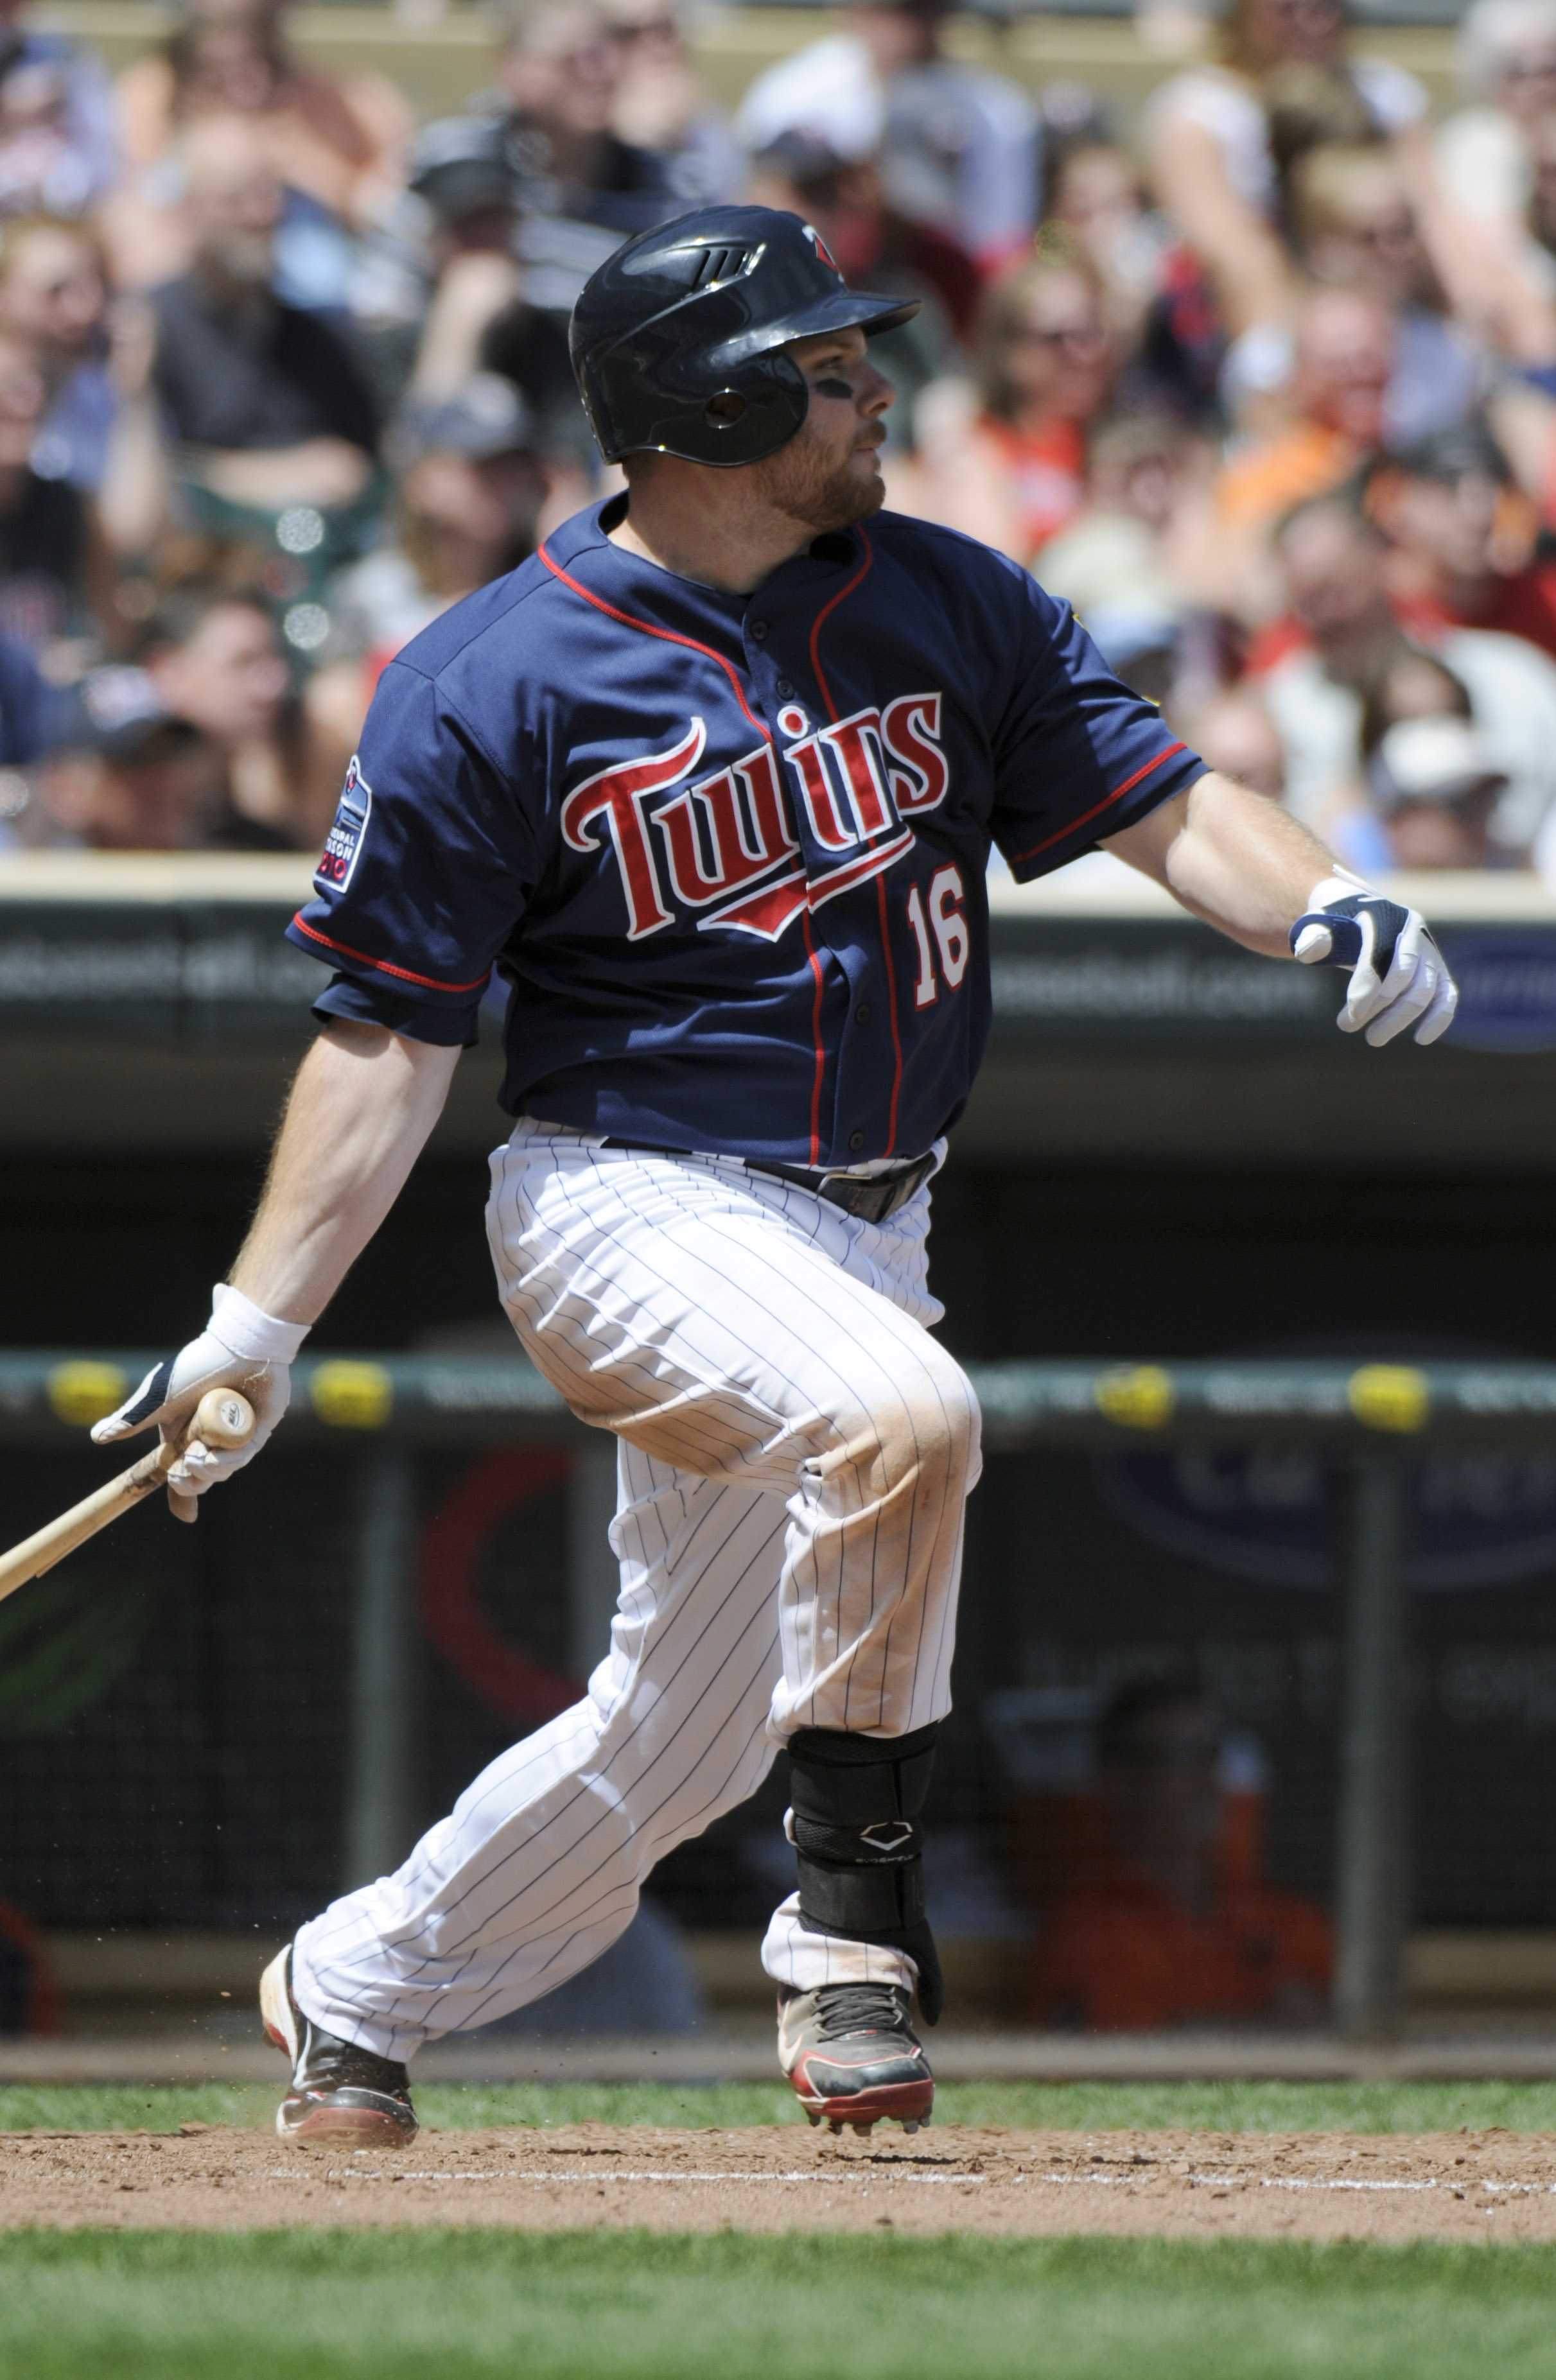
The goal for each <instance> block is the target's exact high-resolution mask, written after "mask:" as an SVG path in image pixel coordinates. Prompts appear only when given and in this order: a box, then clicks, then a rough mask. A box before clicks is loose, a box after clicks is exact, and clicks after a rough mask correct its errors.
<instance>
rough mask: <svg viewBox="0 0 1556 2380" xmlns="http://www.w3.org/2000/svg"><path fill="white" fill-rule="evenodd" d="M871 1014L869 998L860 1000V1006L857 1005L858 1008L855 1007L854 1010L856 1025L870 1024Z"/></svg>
mask: <svg viewBox="0 0 1556 2380" xmlns="http://www.w3.org/2000/svg"><path fill="white" fill-rule="evenodd" d="M869 1014H870V1010H869V1001H868V1000H861V1001H860V1002H859V1004H858V1006H857V1008H856V1009H855V1011H854V1022H855V1024H856V1025H868V1024H869Z"/></svg>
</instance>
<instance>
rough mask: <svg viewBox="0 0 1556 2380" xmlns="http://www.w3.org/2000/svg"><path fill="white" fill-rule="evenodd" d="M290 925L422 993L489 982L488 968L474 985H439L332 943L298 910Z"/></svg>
mask: <svg viewBox="0 0 1556 2380" xmlns="http://www.w3.org/2000/svg"><path fill="white" fill-rule="evenodd" d="M292 923H293V925H294V926H295V927H296V928H297V929H298V933H299V934H306V935H307V936H308V939H309V941H310V942H322V943H323V945H324V948H325V949H326V950H327V951H338V952H339V953H340V954H341V956H342V958H346V959H360V961H361V963H362V965H364V966H371V967H376V968H377V969H378V971H379V973H380V975H393V976H398V977H399V979H400V981H401V982H402V983H419V985H420V986H421V988H422V990H424V991H480V989H481V986H482V985H483V984H485V983H487V982H489V981H490V980H491V976H492V969H491V968H490V967H488V968H487V970H486V973H485V975H478V976H477V977H476V979H475V981H474V983H440V982H439V980H438V978H437V977H436V976H435V975H412V973H411V971H410V969H409V967H397V966H394V965H391V964H390V962H389V960H387V959H375V958H373V957H372V956H371V954H370V953H368V952H367V951H354V950H353V949H352V947H351V945H350V943H349V942H337V941H332V940H331V938H330V936H329V935H328V934H322V933H321V932H320V931H319V929H318V927H317V926H310V925H309V923H308V922H307V920H306V919H305V917H303V914H302V911H301V910H300V909H299V910H298V914H297V916H296V917H294V918H293V919H292Z"/></svg>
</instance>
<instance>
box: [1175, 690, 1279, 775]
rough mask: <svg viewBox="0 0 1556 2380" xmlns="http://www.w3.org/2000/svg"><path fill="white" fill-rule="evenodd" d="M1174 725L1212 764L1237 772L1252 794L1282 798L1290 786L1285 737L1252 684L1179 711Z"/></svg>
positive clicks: (1226, 771)
mask: <svg viewBox="0 0 1556 2380" xmlns="http://www.w3.org/2000/svg"><path fill="white" fill-rule="evenodd" d="M1173 728H1174V729H1175V731H1176V732H1177V733H1178V734H1179V735H1182V737H1183V739H1184V741H1185V744H1189V745H1191V746H1192V747H1193V748H1194V750H1195V751H1196V752H1197V753H1198V754H1199V756H1200V758H1201V759H1202V760H1203V761H1204V762H1205V764H1206V766H1207V768H1210V769H1214V770H1216V771H1218V773H1219V774H1220V775H1222V776H1223V777H1234V778H1235V779H1236V781H1237V783H1239V784H1240V785H1246V786H1247V787H1248V789H1249V791H1250V792H1251V793H1255V794H1263V795H1265V796H1266V797H1267V799H1269V800H1270V801H1272V802H1278V801H1280V800H1281V799H1282V796H1283V795H1284V793H1285V789H1286V771H1285V755H1284V753H1283V752H1282V749H1281V738H1280V735H1279V733H1278V732H1277V729H1276V726H1275V722H1274V721H1273V720H1272V719H1271V718H1270V713H1269V711H1268V710H1266V708H1265V706H1264V704H1263V703H1262V702H1261V701H1260V700H1259V698H1258V695H1257V694H1256V693H1254V692H1253V691H1252V690H1251V689H1250V688H1249V687H1247V686H1234V687H1232V688H1231V689H1230V690H1228V691H1227V692H1225V693H1223V694H1218V695H1215V696H1213V697H1212V698H1211V699H1210V701H1209V702H1207V703H1206V704H1204V705H1203V707H1202V708H1200V709H1198V710H1188V711H1184V712H1181V713H1180V712H1177V711H1174V712H1173Z"/></svg>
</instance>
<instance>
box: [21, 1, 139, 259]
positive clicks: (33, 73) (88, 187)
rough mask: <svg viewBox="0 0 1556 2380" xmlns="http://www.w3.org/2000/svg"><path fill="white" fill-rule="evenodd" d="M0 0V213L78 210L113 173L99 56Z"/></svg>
mask: <svg viewBox="0 0 1556 2380" xmlns="http://www.w3.org/2000/svg"><path fill="white" fill-rule="evenodd" d="M26 13H27V11H26V7H25V0H0V212H3V213H6V214H37V213H43V214H56V215H79V214H84V213H86V212H88V211H89V209H91V208H92V207H94V206H95V205H96V204H97V203H98V202H99V200H101V199H102V198H103V196H104V194H105V193H106V191H107V189H108V188H109V186H110V185H111V183H112V182H113V179H114V172H115V139H114V113H113V95H112V92H111V91H110V88H109V84H108V79H107V77H106V75H105V74H104V73H103V67H102V64H101V61H100V60H99V59H98V58H97V57H96V56H95V55H93V54H92V53H91V51H82V50H79V49H76V48H75V47H74V46H73V45H72V44H71V43H70V42H67V41H65V40H63V39H62V38H61V37H60V35H58V34H57V33H43V32H35V31H34V30H32V28H31V27H30V26H29V25H28V24H26V23H25V22H24V21H23V20H24V18H25V16H26Z"/></svg>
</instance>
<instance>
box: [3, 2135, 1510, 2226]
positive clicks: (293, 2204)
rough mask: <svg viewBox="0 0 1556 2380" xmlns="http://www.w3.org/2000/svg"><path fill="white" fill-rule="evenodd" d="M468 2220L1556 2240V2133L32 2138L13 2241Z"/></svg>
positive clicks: (7, 2197) (18, 2183) (17, 2174)
mask: <svg viewBox="0 0 1556 2380" xmlns="http://www.w3.org/2000/svg"><path fill="white" fill-rule="evenodd" d="M440 2223H441V2224H459V2225H475V2224H479V2225H492V2226H497V2227H509V2228H513V2229H514V2230H519V2231H557V2230H580V2229H583V2230H587V2229H590V2228H606V2229H614V2228H621V2227H623V2226H626V2225H628V2224H642V2225H646V2226H647V2227H648V2228H650V2229H654V2230H663V2231H715V2230H723V2229H728V2228H733V2229H736V2230H743V2231H790V2230H804V2231H833V2230H844V2231H863V2230H869V2229H871V2228H876V2227H880V2228H893V2229H896V2230H903V2231H937V2232H944V2231H977V2232H986V2233H988V2232H1004V2233H1010V2234H1017V2235H1026V2236H1028V2237H1030V2236H1035V2235H1038V2234H1042V2233H1054V2232H1093V2233H1095V2232H1154V2233H1158V2234H1161V2235H1163V2236H1175V2237H1178V2238H1193V2239H1206V2238H1210V2237H1213V2236H1215V2235H1217V2234H1230V2235H1233V2236H1236V2237H1241V2238H1262V2239H1292V2238H1306V2239H1339V2238H1350V2239H1368V2240H1419V2239H1461V2240H1462V2239H1480V2240H1486V2239H1496V2240H1510V2239H1511V2240H1556V2139H1552V2138H1550V2137H1547V2136H1542V2135H1538V2134H1531V2133H1523V2132H1504V2131H1489V2132H1475V2133H1467V2132H1450V2133H1438V2134H1426V2135H1422V2136H1420V2137H1416V2138H1409V2137H1405V2136H1403V2135H1401V2134H1398V2133H1383V2134H1378V2135H1376V2136H1358V2135H1357V2134H1355V2133H1347V2132H1339V2133H1304V2134H1301V2135H1295V2136H1286V2137H1279V2136H1274V2137H1265V2136H1254V2135H1249V2134H1239V2135H1229V2134H1225V2133H1211V2134H1207V2133H1195V2132H1154V2131H1153V2132H1099V2133H1095V2134H1092V2135H1089V2136H1088V2135H1086V2134H1083V2133H1078V2132H1014V2131H993V2130H979V2129H978V2128H976V2127H973V2126H970V2125H947V2126H946V2127H945V2128H944V2129H943V2130H936V2131H930V2132H920V2133H918V2134H917V2135H916V2136H914V2137H913V2138H909V2137H907V2136H906V2134H904V2133H902V2132H900V2131H896V2130H895V2129H894V2128H892V2129H890V2130H888V2129H887V2128H885V2127H881V2130H880V2131H877V2132H876V2134H875V2135H874V2137H873V2139H872V2140H871V2141H868V2142H867V2141H862V2140H857V2139H855V2138H854V2137H853V2136H852V2135H851V2134H845V2135H844V2136H843V2138H842V2140H840V2141H834V2140H833V2139H832V2138H831V2136H830V2135H826V2134H816V2133H813V2132H810V2131H795V2130H793V2129H792V2128H786V2127H784V2128H781V2127H778V2126H773V2127H771V2128H763V2127H752V2128H751V2129H749V2130H745V2131H661V2130H659V2129H657V2128H650V2127H648V2126H637V2127H622V2126H614V2125H609V2124H577V2125H572V2126H569V2127H566V2128H565V2129H558V2130H556V2131H527V2130H522V2129H517V2128H515V2129H511V2130H505V2131H469V2132H466V2131H447V2132H440V2131H432V2132H424V2133H423V2134H422V2135H421V2137H420V2139H419V2141H417V2143H415V2145H414V2146H413V2147H411V2148H409V2149H404V2150H399V2151H396V2152H395V2153H394V2154H392V2155H381V2154H378V2153H368V2154H357V2155H350V2154H344V2153H343V2152H342V2151H341V2150H340V2149H338V2148H334V2149H331V2148H323V2147H315V2148H293V2147H288V2146H286V2145H284V2144H283V2143H281V2142H279V2141H277V2140H276V2139H275V2138H274V2135H272V2134H269V2133H264V2132H246V2131H202V2132H197V2133H195V2134H193V2135H192V2136H188V2137H180V2138H170V2137H167V2136H165V2135H161V2136H159V2135H156V2134H146V2133H135V2132H129V2133H103V2132H91V2133H63V2134H62V2133H37V2132H19V2133H13V2134H10V2135H7V2136H6V2137H5V2138H4V2139H3V2140H0V2228H6V2229H16V2228H18V2227H21V2226H24V2225H45V2226H48V2227H51V2228H76V2227H78V2226H81V2225H91V2226H93V2227H95V2228H103V2227H107V2228H137V2229H139V2228H168V2229H175V2230H226V2229H240V2228H250V2227H265V2228H269V2227H286V2226H295V2227H310V2226H311V2227H319V2228H323V2227H335V2226H339V2225H343V2224H345V2225H361V2226H376V2225H383V2224H440Z"/></svg>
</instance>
